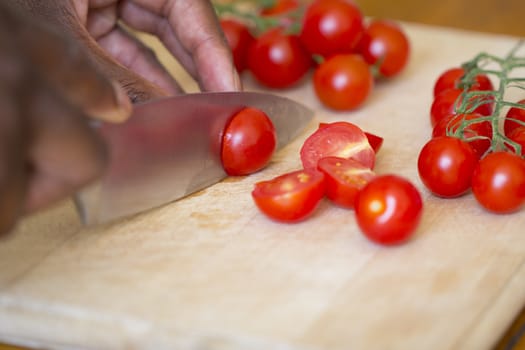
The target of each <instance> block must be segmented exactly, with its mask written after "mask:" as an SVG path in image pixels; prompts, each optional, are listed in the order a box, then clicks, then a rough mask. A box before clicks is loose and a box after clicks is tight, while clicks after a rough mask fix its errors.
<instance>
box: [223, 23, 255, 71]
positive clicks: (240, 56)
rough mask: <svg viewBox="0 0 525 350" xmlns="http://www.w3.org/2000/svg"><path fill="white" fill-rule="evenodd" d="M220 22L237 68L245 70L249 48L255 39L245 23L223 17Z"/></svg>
mask: <svg viewBox="0 0 525 350" xmlns="http://www.w3.org/2000/svg"><path fill="white" fill-rule="evenodd" d="M220 24H221V27H222V31H223V32H224V36H225V37H226V40H227V41H228V44H229V45H230V49H231V50H232V55H233V62H234V64H235V68H236V69H237V71H238V72H243V71H244V70H245V69H246V68H247V65H248V50H249V48H250V45H251V44H252V43H253V41H254V40H255V39H254V37H253V35H252V34H251V33H250V30H249V29H248V27H247V26H246V25H245V24H244V23H241V22H239V21H236V20H233V19H222V20H221V21H220Z"/></svg>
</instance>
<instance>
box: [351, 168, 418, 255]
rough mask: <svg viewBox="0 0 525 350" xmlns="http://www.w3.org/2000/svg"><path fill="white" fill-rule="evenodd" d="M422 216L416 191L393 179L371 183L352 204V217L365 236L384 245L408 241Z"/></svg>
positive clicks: (380, 178) (408, 184)
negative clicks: (353, 214)
mask: <svg viewBox="0 0 525 350" xmlns="http://www.w3.org/2000/svg"><path fill="white" fill-rule="evenodd" d="M422 212H423V201H422V199H421V195H420V193H419V191H418V190H417V188H416V187H414V185H412V183H411V182H409V181H408V180H406V179H404V178H402V177H399V176H396V175H382V176H378V177H376V178H375V179H373V180H371V181H370V182H369V183H368V184H367V185H366V186H365V187H364V188H363V189H362V190H361V191H360V192H359V193H358V195H357V198H356V202H355V216H356V219H357V223H358V225H359V227H360V228H361V230H362V231H363V233H364V235H365V236H366V237H368V238H369V239H370V240H372V241H374V242H376V243H380V244H385V245H393V244H399V243H403V242H405V241H407V240H408V239H409V238H410V237H411V236H412V235H413V234H414V232H415V230H416V229H417V227H418V226H419V222H420V221H421V216H422Z"/></svg>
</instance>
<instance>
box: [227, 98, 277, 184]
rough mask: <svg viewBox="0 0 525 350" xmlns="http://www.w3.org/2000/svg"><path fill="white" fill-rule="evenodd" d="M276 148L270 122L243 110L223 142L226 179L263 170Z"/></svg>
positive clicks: (253, 110)
mask: <svg viewBox="0 0 525 350" xmlns="http://www.w3.org/2000/svg"><path fill="white" fill-rule="evenodd" d="M276 145H277V136H276V132H275V128H274V125H273V123H272V121H271V120H270V118H268V116H267V115H266V114H265V113H264V112H263V111H261V110H259V109H256V108H252V107H246V108H243V109H242V110H241V111H239V112H238V113H237V114H236V115H234V116H233V117H232V118H231V120H230V121H229V123H228V125H227V126H226V130H225V132H224V135H223V138H222V150H221V157H222V158H221V159H222V165H223V167H224V170H225V171H226V173H227V174H228V175H248V174H251V173H254V172H256V171H258V170H260V169H262V168H263V167H265V166H266V165H267V164H268V162H269V160H270V159H271V157H272V155H273V152H274V151H275V147H276Z"/></svg>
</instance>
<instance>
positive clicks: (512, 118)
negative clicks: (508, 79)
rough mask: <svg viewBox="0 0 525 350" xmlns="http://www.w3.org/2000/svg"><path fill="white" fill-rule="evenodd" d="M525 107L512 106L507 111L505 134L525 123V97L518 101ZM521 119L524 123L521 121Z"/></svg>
mask: <svg viewBox="0 0 525 350" xmlns="http://www.w3.org/2000/svg"><path fill="white" fill-rule="evenodd" d="M517 103H518V104H520V105H523V108H518V107H512V108H511V109H509V111H508V112H507V115H506V116H505V122H504V130H505V135H509V134H510V132H511V131H512V129H514V128H517V127H518V126H523V125H525V99H523V100H520V101H518V102H517ZM519 121H521V123H522V124H520V123H519Z"/></svg>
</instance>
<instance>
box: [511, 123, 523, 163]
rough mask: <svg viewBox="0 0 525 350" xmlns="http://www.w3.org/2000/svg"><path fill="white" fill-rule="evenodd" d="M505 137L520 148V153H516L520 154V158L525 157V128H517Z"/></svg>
mask: <svg viewBox="0 0 525 350" xmlns="http://www.w3.org/2000/svg"><path fill="white" fill-rule="evenodd" d="M507 136H508V138H509V139H511V140H512V141H514V142H516V143H517V144H518V145H520V146H521V152H520V153H518V152H516V153H517V154H521V156H522V157H525V126H518V127H517V128H514V129H512V131H511V132H510V134H509V135H507Z"/></svg>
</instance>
